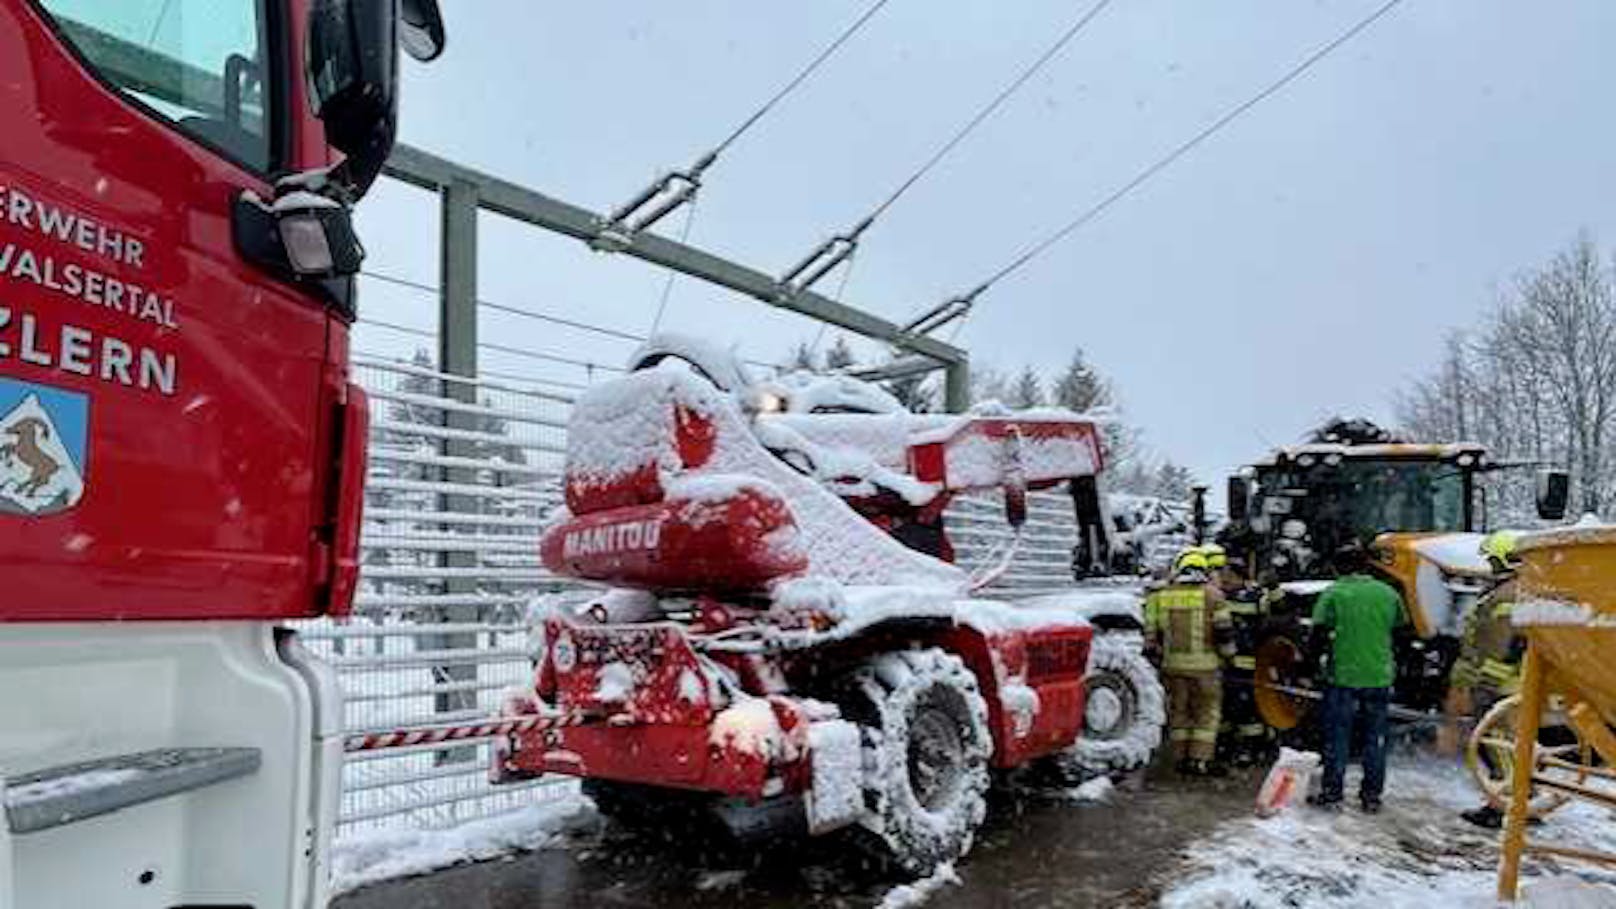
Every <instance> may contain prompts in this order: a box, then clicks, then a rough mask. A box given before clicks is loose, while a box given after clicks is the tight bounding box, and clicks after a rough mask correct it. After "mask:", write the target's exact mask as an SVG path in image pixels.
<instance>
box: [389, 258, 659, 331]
mask: <svg viewBox="0 0 1616 909" xmlns="http://www.w3.org/2000/svg"><path fill="white" fill-rule="evenodd" d="M361 274H363V275H364V276H365V277H367V278H375V279H376V280H378V281H383V282H386V283H388V284H394V285H397V286H399V287H407V288H410V289H411V290H419V291H422V292H424V293H429V294H433V295H437V293H438V292H439V291H438V288H436V287H434V286H432V285H430V284H422V283H421V282H419V281H411V280H409V279H408V278H400V277H398V276H397V275H389V274H386V273H384V272H379V271H371V270H369V269H366V270H365V271H363V272H361ZM477 305H478V306H481V307H483V308H484V309H493V310H498V311H500V312H504V313H509V314H511V315H515V316H523V317H525V318H529V319H534V320H537V321H540V322H549V323H550V324H552V325H562V326H565V327H567V328H576V329H578V330H580V331H588V332H594V333H595V334H598V335H605V336H606V337H609V338H618V339H621V340H624V341H633V342H635V343H636V344H637V343H640V342H642V341H644V340H645V336H644V335H637V334H634V333H632V332H627V331H620V330H618V329H615V328H607V327H605V326H603V325H591V324H589V323H588V322H579V321H577V320H576V319H566V318H562V317H561V316H553V315H550V314H549V313H543V312H539V311H537V310H532V309H523V308H522V307H519V306H512V305H510V304H508V303H496V302H494V301H493V300H484V299H481V298H479V299H478V300H477Z"/></svg>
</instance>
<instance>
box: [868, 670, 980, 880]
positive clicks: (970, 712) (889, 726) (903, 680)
mask: <svg viewBox="0 0 1616 909" xmlns="http://www.w3.org/2000/svg"><path fill="white" fill-rule="evenodd" d="M847 687H848V689H849V690H848V692H847V695H846V696H845V697H844V698H843V700H844V702H845V703H846V706H847V708H848V709H847V712H848V714H849V715H850V717H851V718H852V719H854V720H855V721H856V722H858V723H859V725H860V729H861V732H862V735H863V739H864V770H865V773H864V776H865V792H864V797H865V805H866V808H867V809H868V810H867V812H866V815H865V818H864V820H863V821H861V822H860V829H859V830H858V831H857V832H856V835H857V839H859V840H860V841H861V843H862V845H863V846H864V847H865V848H867V849H870V850H871V851H873V852H874V853H876V854H877V855H878V856H880V857H881V858H883V859H885V860H887V861H890V862H891V863H892V864H893V865H894V866H896V867H897V868H898V869H900V870H901V871H903V872H904V873H907V874H912V875H924V874H927V873H929V872H931V871H932V870H933V869H934V868H936V867H937V866H938V865H940V864H942V863H944V862H949V861H953V860H954V859H957V858H959V857H960V856H962V855H964V854H965V853H966V851H968V850H969V849H970V848H971V840H972V838H973V836H974V835H975V833H976V830H977V828H978V827H979V826H981V824H982V819H983V817H985V816H986V814H987V802H986V793H987V789H988V783H989V778H988V757H989V755H990V754H991V752H992V748H993V742H992V738H991V736H990V734H989V731H988V708H987V704H986V703H985V702H984V701H983V700H982V695H981V693H980V692H979V691H978V689H977V682H976V677H975V676H974V675H972V674H971V671H970V670H969V669H967V668H966V667H965V664H964V663H963V662H961V661H960V659H959V657H956V656H954V655H953V654H950V653H947V652H945V651H942V650H937V649H927V650H914V651H906V652H903V653H889V654H883V655H881V656H879V657H876V658H875V659H873V660H871V661H870V662H869V663H867V664H865V665H864V666H862V667H860V668H859V669H858V670H856V671H855V672H854V673H853V675H852V677H851V678H850V679H849V680H848V685H847Z"/></svg>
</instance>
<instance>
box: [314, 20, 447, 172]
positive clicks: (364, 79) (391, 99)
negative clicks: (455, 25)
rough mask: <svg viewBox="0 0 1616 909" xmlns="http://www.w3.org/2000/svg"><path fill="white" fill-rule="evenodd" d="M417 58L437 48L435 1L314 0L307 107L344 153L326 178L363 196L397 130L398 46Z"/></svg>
mask: <svg viewBox="0 0 1616 909" xmlns="http://www.w3.org/2000/svg"><path fill="white" fill-rule="evenodd" d="M400 44H402V45H403V47H404V50H405V51H406V52H408V53H409V54H410V55H411V56H412V57H415V58H416V59H419V60H431V59H433V58H435V57H437V56H438V54H440V53H442V52H443V44H444V29H443V17H442V15H441V14H440V13H439V11H438V5H437V3H436V0H315V3H314V5H313V6H312V7H310V9H309V37H308V48H307V55H306V65H307V68H308V77H309V85H310V88H311V89H312V92H313V99H314V113H315V116H317V117H319V118H320V120H321V122H323V123H324V124H325V135H326V142H327V144H329V145H330V146H331V147H332V148H334V149H336V150H337V151H340V152H342V153H343V155H345V156H346V159H345V160H344V161H343V162H342V164H341V165H339V166H338V167H337V168H335V169H333V172H332V177H333V179H334V180H336V181H337V182H340V183H342V184H344V185H345V189H346V190H347V193H348V195H349V196H350V198H358V197H359V196H362V195H364V193H365V191H366V190H368V189H369V188H370V185H371V183H373V182H375V180H376V177H377V175H379V174H380V173H381V170H382V165H383V164H384V163H385V162H386V161H387V156H388V155H389V154H390V153H392V150H393V139H394V136H395V134H396V132H397V129H398V47H399V45H400Z"/></svg>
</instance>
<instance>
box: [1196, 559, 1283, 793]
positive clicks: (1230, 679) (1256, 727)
mask: <svg viewBox="0 0 1616 909" xmlns="http://www.w3.org/2000/svg"><path fill="white" fill-rule="evenodd" d="M1211 561H1212V570H1213V579H1214V580H1215V581H1216V582H1217V585H1218V589H1219V590H1220V591H1222V593H1223V598H1224V603H1225V604H1226V607H1227V609H1228V611H1229V620H1230V624H1231V626H1232V635H1233V640H1234V656H1232V657H1230V658H1229V662H1228V663H1227V664H1226V665H1225V666H1224V668H1223V725H1222V728H1221V729H1219V731H1218V748H1219V752H1220V754H1221V755H1222V756H1223V758H1224V759H1225V760H1227V761H1228V762H1229V763H1232V764H1234V765H1235V766H1237V767H1249V766H1251V765H1252V764H1254V763H1260V762H1261V761H1263V760H1265V759H1266V758H1267V755H1268V752H1269V751H1270V750H1271V748H1272V741H1271V738H1270V736H1271V733H1270V732H1269V729H1268V726H1267V724H1265V723H1264V722H1263V721H1262V718H1261V717H1260V716H1259V715H1258V713H1257V692H1256V680H1257V676H1256V673H1257V643H1258V638H1259V635H1260V634H1261V633H1262V623H1263V618H1264V616H1265V615H1266V614H1267V610H1266V608H1265V607H1264V602H1263V596H1262V591H1261V590H1259V589H1258V588H1257V587H1256V586H1255V585H1253V584H1252V583H1251V582H1250V581H1249V580H1248V579H1247V577H1246V565H1245V562H1244V561H1242V560H1241V559H1240V558H1239V557H1226V556H1225V557H1220V556H1219V555H1217V554H1213V555H1212V558H1211ZM1220 561H1221V562H1222V564H1221V565H1220V564H1219V562H1220Z"/></svg>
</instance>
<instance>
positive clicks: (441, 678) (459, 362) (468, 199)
mask: <svg viewBox="0 0 1616 909" xmlns="http://www.w3.org/2000/svg"><path fill="white" fill-rule="evenodd" d="M441 206H442V235H441V236H440V237H439V257H440V259H439V269H440V271H439V278H438V279H439V282H440V284H439V286H440V294H439V297H438V368H439V369H441V370H442V371H443V372H445V373H448V374H450V375H456V376H466V377H467V378H476V376H477V207H478V192H477V186H476V184H474V183H471V182H469V181H466V180H462V179H458V178H456V179H455V180H453V181H451V182H450V183H449V184H448V185H447V186H445V187H444V188H443V191H442V197H441ZM443 391H444V395H443V396H444V398H446V399H447V400H449V401H460V402H465V403H469V404H475V403H477V386H475V385H472V384H468V383H463V382H449V381H446V382H445V387H444V389H443ZM443 425H445V426H447V427H449V428H451V429H469V430H475V429H477V428H478V425H477V419H476V417H475V415H473V414H467V413H457V412H454V411H445V412H444V421H443ZM476 449H477V444H476V443H475V442H471V441H467V440H463V439H445V440H444V441H443V445H442V446H441V450H442V451H443V453H444V454H445V455H448V456H451V457H461V458H473V457H476V456H477V450H476ZM442 475H443V479H444V481H445V482H448V483H462V484H467V485H472V484H475V483H476V482H477V476H476V471H474V470H471V469H469V468H464V467H448V468H443V471H442ZM442 499H443V501H442V503H441V508H442V509H443V510H444V511H451V512H456V511H457V512H464V513H468V514H471V513H477V512H480V511H481V510H482V502H481V501H480V500H479V499H478V498H477V497H476V496H469V495H461V494H454V493H447V494H444V495H443V496H442ZM474 529H476V528H474ZM438 558H439V559H440V564H441V565H442V566H443V567H445V568H475V567H477V561H478V555H477V553H475V552H445V553H440V554H439V556H438ZM444 581H445V583H444V588H443V589H444V591H445V592H446V593H449V594H459V595H466V596H469V595H471V594H474V593H476V592H477V581H476V579H475V578H470V577H465V578H456V577H451V578H445V579H444ZM479 613H480V610H479V608H478V607H477V606H474V605H471V604H466V605H452V606H445V607H443V608H442V609H440V610H439V614H438V619H439V620H440V621H445V622H474V621H477V620H478V619H479V618H481V616H480V615H479ZM429 646H433V647H435V648H436V649H442V650H457V649H475V648H476V646H477V636H476V635H475V634H445V635H437V636H436V637H435V641H434V643H433V644H432V645H429ZM432 678H433V681H434V682H436V683H444V682H465V681H473V680H475V679H476V678H477V666H476V664H474V663H459V664H454V665H441V666H434V667H432ZM476 706H477V692H475V691H451V692H445V693H441V694H437V695H434V696H433V709H434V710H435V711H437V712H438V713H449V712H453V711H460V710H469V709H471V708H473V707H476ZM475 755H476V750H475V749H474V748H471V747H466V746H461V747H458V748H450V749H445V750H443V751H439V752H437V755H436V763H438V764H446V763H452V762H460V761H468V760H472V759H473V758H474V756H475Z"/></svg>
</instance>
